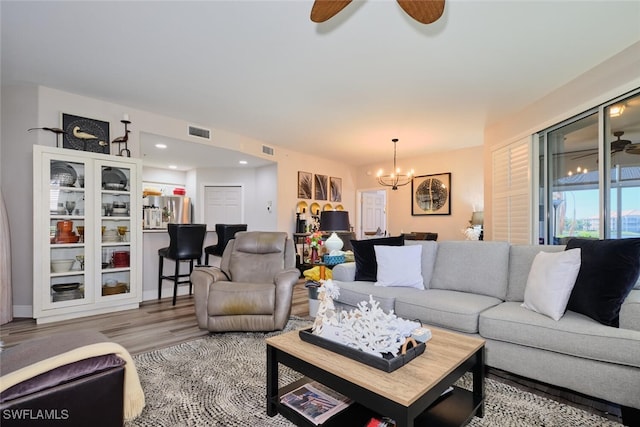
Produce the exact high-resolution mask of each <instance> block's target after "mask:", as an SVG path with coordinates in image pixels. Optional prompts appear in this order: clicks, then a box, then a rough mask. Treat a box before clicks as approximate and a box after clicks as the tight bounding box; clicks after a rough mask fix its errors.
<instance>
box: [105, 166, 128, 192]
mask: <svg viewBox="0 0 640 427" xmlns="http://www.w3.org/2000/svg"><path fill="white" fill-rule="evenodd" d="M126 187H127V176H126V175H125V174H124V173H123V172H122V171H121V170H120V169H118V168H112V167H107V168H104V169H102V188H104V189H105V190H124V189H125V188H126Z"/></svg>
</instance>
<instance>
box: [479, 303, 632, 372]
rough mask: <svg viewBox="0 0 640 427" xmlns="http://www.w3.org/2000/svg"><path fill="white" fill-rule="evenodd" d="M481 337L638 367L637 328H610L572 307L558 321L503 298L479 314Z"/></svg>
mask: <svg viewBox="0 0 640 427" xmlns="http://www.w3.org/2000/svg"><path fill="white" fill-rule="evenodd" d="M480 335H481V336H482V337H483V338H486V339H491V340H497V341H503V342H508V343H512V344H519V345H524V346H528V347H536V348H540V349H543V350H548V351H553V352H557V353H562V354H568V355H571V356H576V357H582V358H587V359H592V360H599V361H602V362H609V363H618V364H622V365H628V366H634V367H637V368H640V332H637V331H630V330H625V329H618V328H612V327H609V326H605V325H602V324H600V323H598V322H596V321H595V320H593V319H591V318H589V317H587V316H585V315H582V314H579V313H575V312H572V311H567V312H566V313H565V315H564V316H563V317H562V319H560V320H559V321H557V322H556V321H555V320H553V319H551V318H549V317H547V316H543V315H542V314H539V313H535V312H533V311H531V310H527V309H526V308H524V307H521V305H520V304H519V303H517V302H505V303H502V304H500V305H497V306H495V307H492V308H490V309H488V310H486V311H484V312H482V313H481V314H480Z"/></svg>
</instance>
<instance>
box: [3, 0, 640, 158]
mask: <svg viewBox="0 0 640 427" xmlns="http://www.w3.org/2000/svg"><path fill="white" fill-rule="evenodd" d="M311 6H312V1H311V0H298V1H292V0H287V1H273V0H261V1H200V2H184V1H180V2H178V1H174V2H154V1H142V2H128V1H113V2H95V1H85V2H75V1H68V2H61V1H45V2H32V1H18V2H12V1H2V3H1V10H0V13H1V18H2V53H1V55H2V57H1V59H2V70H1V71H2V75H1V77H2V83H3V84H15V83H24V82H32V83H37V84H42V85H45V86H48V87H52V88H56V89H60V90H64V91H68V92H72V93H77V94H81V95H86V96H90V97H93V98H98V99H104V100H107V101H110V102H114V103H118V104H122V105H125V106H131V107H132V108H137V109H142V110H146V111H150V112H156V113H159V114H163V115H168V116H171V117H176V118H182V119H185V120H187V121H189V122H191V123H195V124H200V125H204V126H207V127H213V137H214V142H215V137H216V128H217V129H224V130H227V131H231V132H235V133H238V134H243V135H247V136H250V137H253V138H256V139H259V140H261V141H263V142H265V143H266V144H268V145H272V146H276V147H277V146H281V147H287V148H290V149H295V150H298V151H303V152H313V153H315V154H320V155H323V156H325V157H328V158H336V159H340V160H342V161H347V162H349V163H351V164H354V165H363V164H370V163H374V162H379V161H384V162H389V161H390V158H391V156H392V153H393V145H392V143H391V139H392V138H399V139H400V142H399V143H398V158H400V159H401V158H403V157H404V158H407V157H410V156H415V155H424V154H427V153H430V152H436V151H443V150H450V149H454V148H462V147H466V146H474V145H480V144H482V140H483V129H484V128H485V126H486V125H487V124H491V123H492V122H495V121H497V120H500V119H502V118H505V117H507V116H508V115H510V114H511V113H513V112H515V111H518V110H520V109H522V108H523V107H525V106H526V105H528V104H530V103H531V102H533V101H535V100H537V99H539V98H541V97H543V96H544V95H546V94H548V93H549V92H551V91H553V90H555V89H556V88H558V87H560V86H562V85H564V84H566V83H567V82H569V81H570V80H572V79H574V78H575V77H577V76H579V75H580V74H582V73H583V72H584V71H586V70H588V69H590V68H592V67H594V66H595V65H597V64H599V63H601V62H603V61H604V60H606V59H607V58H609V57H611V56H612V55H614V54H616V53H617V52H619V51H621V50H623V49H625V48H626V47H628V46H630V45H631V44H633V43H635V42H638V41H640V25H639V23H640V2H639V1H635V0H627V1H612V0H605V1H597V0H588V1H577V0H565V1H523V0H511V1H484V0H475V1H471V0H469V1H461V0H447V4H446V7H445V12H444V15H443V17H442V18H441V19H440V20H439V21H437V22H436V23H434V24H431V25H423V24H419V23H417V22H415V21H413V20H412V19H411V18H410V17H408V16H407V15H406V14H404V12H403V11H402V9H401V8H400V7H399V6H398V5H397V3H396V2H394V1H391V0H367V1H363V2H362V1H355V2H353V3H351V4H350V5H349V6H348V7H347V8H346V9H345V10H343V11H342V12H341V13H340V14H338V15H337V16H336V17H334V18H333V19H331V20H330V21H328V22H326V23H324V24H315V23H313V22H311V21H310V19H309V13H310V10H311ZM131 119H132V121H133V125H132V127H133V126H135V117H131ZM37 125H39V126H53V125H56V124H44V123H39V124H37Z"/></svg>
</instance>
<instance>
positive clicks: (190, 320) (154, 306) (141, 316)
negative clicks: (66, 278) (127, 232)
mask: <svg viewBox="0 0 640 427" xmlns="http://www.w3.org/2000/svg"><path fill="white" fill-rule="evenodd" d="M291 314H292V315H295V316H300V317H308V316H309V302H308V297H307V289H306V288H305V287H304V281H302V280H301V281H299V282H298V284H296V286H295V287H294V291H293V303H292V307H291ZM81 329H93V330H98V331H100V332H102V333H103V334H105V335H106V336H108V337H109V338H111V339H112V340H113V341H114V342H117V343H118V344H120V345H122V346H123V347H124V348H126V349H127V350H128V351H129V353H131V354H138V353H144V352H147V351H151V350H155V349H159V348H164V347H169V346H172V345H175V344H178V343H182V342H185V341H189V340H192V339H194V338H197V337H201V336H206V335H207V334H208V332H207V331H204V330H201V329H199V328H198V323H197V322H196V315H195V310H194V306H193V296H187V295H185V296H182V297H178V300H177V302H176V305H175V306H173V305H171V298H164V299H162V300H160V301H157V300H154V301H145V302H143V303H142V304H141V305H140V308H139V309H136V310H127V311H121V312H117V313H110V314H102V315H97V316H90V317H83V318H81V319H73V320H65V321H62V322H54V323H47V324H43V325H37V324H36V322H35V320H33V319H16V320H14V321H12V322H9V323H7V324H5V325H2V326H0V340H1V341H2V342H3V343H4V346H5V347H9V346H12V345H15V344H18V343H20V342H22V341H26V340H28V339H31V338H36V337H42V336H47V335H51V334H54V333H56V332H63V331H64V332H68V331H71V330H81Z"/></svg>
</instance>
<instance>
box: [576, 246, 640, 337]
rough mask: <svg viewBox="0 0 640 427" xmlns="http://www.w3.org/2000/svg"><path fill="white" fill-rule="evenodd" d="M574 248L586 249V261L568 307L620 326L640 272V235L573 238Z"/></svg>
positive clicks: (584, 254) (583, 260)
mask: <svg viewBox="0 0 640 427" xmlns="http://www.w3.org/2000/svg"><path fill="white" fill-rule="evenodd" d="M573 248H581V249H582V265H581V267H580V273H579V274H578V279H577V280H576V285H575V287H574V288H573V292H572V293H571V298H569V304H568V305H567V309H569V310H572V311H575V312H578V313H582V314H585V315H587V316H589V317H591V318H592V319H595V320H597V321H598V322H600V323H602V324H603V325H609V326H616V327H617V326H618V324H619V314H620V306H621V305H622V303H623V302H624V300H625V298H626V297H627V295H629V292H631V289H632V288H633V287H634V286H635V284H636V281H637V280H638V275H639V274H640V239H611V240H588V239H571V240H569V242H567V249H573Z"/></svg>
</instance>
